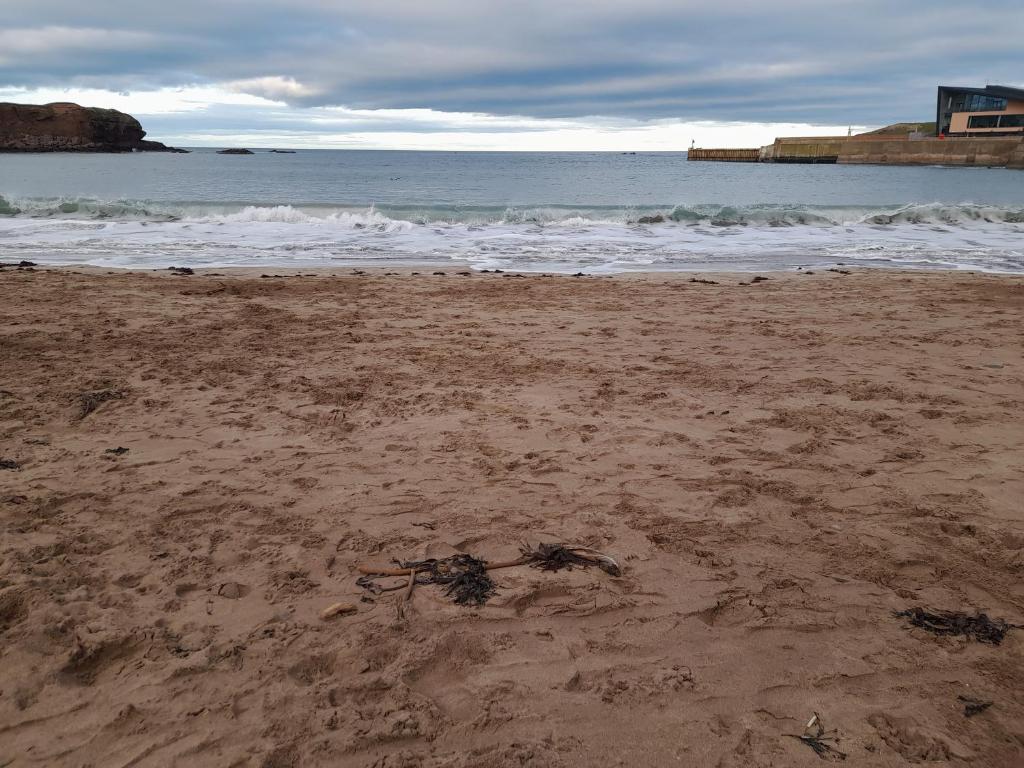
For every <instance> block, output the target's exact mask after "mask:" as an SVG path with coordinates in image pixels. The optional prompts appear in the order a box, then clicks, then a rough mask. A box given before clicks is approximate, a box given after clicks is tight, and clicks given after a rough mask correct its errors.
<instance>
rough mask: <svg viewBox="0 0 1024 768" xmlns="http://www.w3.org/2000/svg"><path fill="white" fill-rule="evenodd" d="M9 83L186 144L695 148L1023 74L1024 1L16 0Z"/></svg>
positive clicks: (880, 111)
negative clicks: (133, 121) (124, 115)
mask: <svg viewBox="0 0 1024 768" xmlns="http://www.w3.org/2000/svg"><path fill="white" fill-rule="evenodd" d="M0 18H2V20H3V22H2V24H0V101H15V102H22V103H46V102H50V101H74V102H77V103H80V104H84V105H88V106H102V107H112V108H116V109H121V110H123V111H126V112H129V113H130V114H133V115H134V116H136V117H137V118H139V119H140V120H141V121H142V123H143V126H144V127H145V128H146V129H147V131H148V133H149V137H150V138H153V139H157V140H160V141H164V142H165V143H169V144H175V145H178V146H251V147H275V146H277V147H340V148H368V149H378V148H391V149H460V150H614V151H653V150H680V149H685V148H687V147H689V146H690V144H691V142H695V143H696V145H697V146H718V147H725V146H759V145H762V144H767V143H770V142H771V141H772V140H773V139H774V137H775V136H779V135H825V134H836V133H840V134H845V133H846V131H847V129H848V128H849V127H851V126H852V127H853V129H854V130H855V131H857V130H865V129H869V128H874V127H878V126H881V125H885V124H888V123H892V122H901V121H918V120H931V119H934V102H935V89H936V86H937V85H938V84H940V83H941V84H944V85H945V84H949V85H974V86H978V85H985V84H986V83H992V84H1002V85H1013V86H1024V48H1022V46H1021V41H1022V40H1024V11H1022V10H1021V0H974V1H973V2H970V3H964V2H963V1H962V0H959V1H958V2H946V0H927V1H924V0H901V2H899V3H896V2H892V0H885V1H884V2H882V1H880V0H856V1H854V0H814V1H813V2H812V1H810V0H775V1H774V2H771V3H768V2H753V1H751V0H716V1H715V2H707V1H706V0H704V1H703V2H691V0H629V2H625V0H617V1H615V2H613V1H612V0H588V1H583V0H544V1H541V0H504V1H501V2H499V1H498V0H203V1H202V2H200V0H176V1H175V2H173V3H168V2H166V0H162V1H161V2H160V3H154V2H151V1H150V0H132V2H128V1H127V0H89V1H88V2H82V1H81V0H31V1H29V0H0Z"/></svg>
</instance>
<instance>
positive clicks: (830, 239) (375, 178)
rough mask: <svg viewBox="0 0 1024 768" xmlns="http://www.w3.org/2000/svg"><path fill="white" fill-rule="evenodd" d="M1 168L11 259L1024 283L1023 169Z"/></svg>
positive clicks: (372, 154)
mask: <svg viewBox="0 0 1024 768" xmlns="http://www.w3.org/2000/svg"><path fill="white" fill-rule="evenodd" d="M254 152H255V154H252V155H220V154H217V152H216V150H214V149H197V150H194V151H192V152H191V153H190V154H162V153H131V154H63V153H60V154H0V261H4V262H9V261H20V260H28V261H34V262H37V263H42V264H63V265H73V264H82V265H86V264H87V265H94V266H99V267H115V268H116V267H124V268H154V269H157V268H165V267H168V266H188V267H232V266H245V267H267V268H271V267H278V268H284V267H298V268H311V267H349V266H351V267H367V266H384V267H388V266H398V265H426V266H431V265H432V266H439V267H440V266H451V267H472V268H477V269H503V270H516V271H522V272H568V273H575V272H580V271H582V272H585V273H587V274H600V273H617V272H635V271H679V270H689V271H757V270H765V271H767V270H797V269H813V268H815V267H826V266H834V265H856V266H872V267H898V268H914V269H957V270H975V271H983V272H1017V273H1019V272H1024V172H1022V171H1012V170H1006V169H998V168H946V167H897V166H849V165H765V164H746V163H709V162H688V161H687V159H686V153H685V152H680V153H636V154H633V153H628V154H621V153H590V152H563V153H516V152H400V151H365V150H363V151H360V150H297V151H295V152H294V153H276V152H270V151H267V150H262V149H260V150H254Z"/></svg>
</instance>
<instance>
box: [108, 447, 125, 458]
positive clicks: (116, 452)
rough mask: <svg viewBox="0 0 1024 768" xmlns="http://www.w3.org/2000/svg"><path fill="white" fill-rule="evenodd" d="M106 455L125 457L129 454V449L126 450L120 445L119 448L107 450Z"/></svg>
mask: <svg viewBox="0 0 1024 768" xmlns="http://www.w3.org/2000/svg"><path fill="white" fill-rule="evenodd" d="M104 453H112V454H114V455H115V456H124V455H125V454H126V453H128V449H127V448H125V447H124V446H121V445H119V446H117V448H107V450H105V451H104Z"/></svg>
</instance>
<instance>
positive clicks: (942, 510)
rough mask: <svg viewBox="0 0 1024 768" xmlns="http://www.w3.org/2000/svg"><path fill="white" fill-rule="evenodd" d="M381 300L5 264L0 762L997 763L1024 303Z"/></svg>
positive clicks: (383, 293) (1016, 719)
mask: <svg viewBox="0 0 1024 768" xmlns="http://www.w3.org/2000/svg"><path fill="white" fill-rule="evenodd" d="M395 271H400V272H401V274H399V275H388V276H385V275H383V274H382V273H372V274H365V275H353V274H351V270H346V271H343V272H339V273H338V274H336V275H331V274H329V273H317V275H316V276H304V277H297V276H289V277H280V278H273V277H268V278H261V277H259V273H255V274H254V273H251V272H244V271H232V272H228V271H226V270H213V272H219V273H220V274H215V275H210V274H209V273H203V272H200V273H197V274H195V275H192V276H175V275H170V274H168V273H144V272H136V273H122V272H118V273H116V274H109V273H106V272H104V271H103V270H67V269H65V270H56V269H37V270H35V271H26V270H20V271H19V270H12V269H4V270H2V271H0V296H2V297H3V298H2V302H0V390H3V391H2V392H0V459H4V460H6V461H7V462H9V468H6V469H0V524H2V529H0V530H2V536H0V764H6V763H5V761H8V760H11V761H13V762H11V763H9V764H10V765H11V766H12V768H17V767H19V766H27V765H47V766H84V765H95V766H127V765H133V766H172V765H179V766H190V767H192V766H264V767H267V768H269V767H271V766H274V767H280V766H300V765H301V766H310V765H332V766H338V765H340V766H350V765H351V766H377V767H378V768H428V767H429V768H440V767H441V766H460V767H463V768H470V767H472V768H504V767H505V766H517V767H521V766H531V767H535V768H547V767H555V766H567V767H568V766H598V765H600V766H669V765H681V766H705V765H706V766H736V767H737V768H738V767H739V766H767V765H774V766H816V765H819V764H821V759H820V758H819V757H818V755H817V754H815V752H814V751H813V750H812V748H811V747H810V746H809V745H808V744H806V743H801V742H800V741H799V740H798V739H796V738H793V737H792V735H793V734H800V733H802V732H803V729H804V726H805V725H806V723H807V722H808V720H809V719H810V718H811V716H812V713H815V712H816V713H818V714H819V715H820V717H821V719H822V721H823V723H824V725H825V727H826V728H827V729H828V730H829V731H831V730H832V729H835V731H836V736H837V737H838V741H833V742H830V743H831V744H833V745H834V746H835V748H836V749H838V750H840V751H841V752H843V753H845V754H847V755H848V757H847V760H846V764H848V765H871V766H903V765H906V764H907V763H919V762H928V761H948V762H949V763H952V764H964V765H967V764H969V765H986V766H1015V765H1021V764H1022V762H1021V761H1022V759H1024V757H1022V755H1024V698H1022V696H1021V693H1020V692H1021V690H1024V630H1011V631H1010V632H1009V633H1008V634H1007V635H1006V638H1005V640H1004V641H1003V642H1002V644H1001V645H990V644H986V643H980V642H977V641H973V640H970V639H966V638H963V637H940V636H936V635H934V634H931V633H929V632H927V631H925V630H923V629H919V628H913V627H910V626H909V624H908V622H907V620H906V619H905V618H900V617H897V616H895V615H894V612H896V611H900V610H904V609H906V608H910V607H913V606H925V607H929V608H932V609H949V610H956V611H964V612H967V613H970V614H973V613H974V612H976V611H984V612H986V613H988V614H989V615H990V616H993V617H999V618H1003V619H1006V620H1007V621H1010V622H1013V623H1024V582H1022V576H1024V511H1022V508H1021V499H1022V498H1024V360H1022V344H1021V337H1020V333H1021V329H1022V328H1024V279H1022V278H1020V277H1007V276H985V275H971V274H963V273H953V274H951V273H924V272H916V273H895V272H889V273H885V272H862V271H854V272H853V274H849V275H843V274H839V273H836V272H826V271H816V273H815V274H813V275H801V274H799V273H797V274H787V275H770V279H769V280H766V281H764V282H760V283H756V284H747V285H740V284H739V283H741V282H749V279H750V276H741V275H720V276H708V275H703V276H700V277H701V278H703V279H711V280H715V281H717V284H713V285H712V284H705V283H694V282H690V276H689V275H668V276H666V275H646V276H630V277H616V278H595V277H581V278H571V277H566V276H562V277H521V278H516V277H512V276H507V275H495V274H486V275H482V274H474V275H471V276H460V275H457V274H455V273H456V271H457V270H456V269H449V270H446V271H447V274H446V275H443V276H440V275H438V276H434V275H431V274H429V273H425V274H423V275H420V276H417V277H412V276H410V275H409V269H407V268H406V269H404V270H395ZM277 273H278V274H286V273H285V272H284V271H281V270H277ZM287 274H292V273H291V272H288V273H287ZM118 448H126V449H128V450H127V451H118V452H111V451H112V449H118ZM521 541H528V542H531V543H535V542H538V541H568V542H574V543H580V544H585V545H588V546H591V547H595V548H597V549H599V550H601V551H603V552H607V553H608V554H610V555H612V556H613V557H615V558H616V559H617V560H618V561H619V562H620V563H621V564H622V566H623V571H624V572H623V575H622V576H621V577H620V578H613V577H611V576H609V575H607V574H605V573H603V572H601V571H599V570H596V569H590V570H581V569H574V570H572V571H560V572H557V573H549V572H543V571H539V570H535V569H531V568H526V567H518V568H509V569H505V570H500V571H495V572H493V576H494V579H495V581H496V583H497V588H498V593H497V594H496V595H495V596H494V597H492V598H491V599H490V600H489V602H488V603H487V604H486V605H484V606H483V607H479V608H475V607H462V606H457V605H454V604H453V603H452V602H451V600H450V599H449V598H446V597H445V596H444V594H443V592H442V590H441V589H440V588H438V587H434V586H421V587H417V588H416V589H415V590H414V592H413V594H412V597H411V599H410V600H409V602H408V604H407V606H406V607H405V610H404V616H400V615H399V612H398V610H397V604H398V602H399V601H400V600H401V597H402V594H403V593H402V592H401V591H397V592H393V593H385V594H381V595H377V596H374V595H372V594H370V593H368V592H366V591H364V590H363V589H361V588H360V587H358V586H357V585H356V578H357V577H358V575H359V574H358V573H357V572H356V570H355V569H356V566H357V565H358V564H360V563H381V564H386V563H389V562H390V561H392V560H393V559H400V560H407V559H419V558H423V557H428V556H444V555H447V554H450V553H452V552H455V551H465V552H470V553H472V554H475V555H478V556H480V557H484V558H486V559H494V560H500V559H507V558H509V557H514V556H515V554H516V551H517V546H518V544H519V542H521ZM385 581H387V580H385ZM394 581H395V580H390V581H388V583H392V582H394ZM336 602H351V603H354V604H355V606H356V611H355V612H354V613H349V614H343V615H338V616H335V617H334V618H331V619H329V620H322V619H321V618H320V615H319V614H320V611H321V610H322V609H324V608H326V607H327V606H329V605H331V604H333V603H336ZM959 696H967V697H973V698H977V699H981V700H985V701H991V702H993V703H992V705H991V706H990V707H989V708H987V709H985V710H984V711H983V712H981V713H979V714H976V715H974V716H972V717H966V716H965V714H964V702H963V701H962V700H960V699H958V697H959Z"/></svg>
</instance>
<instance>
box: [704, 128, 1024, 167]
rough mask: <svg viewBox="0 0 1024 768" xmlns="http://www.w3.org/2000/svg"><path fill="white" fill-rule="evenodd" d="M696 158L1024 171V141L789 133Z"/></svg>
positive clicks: (1020, 139)
mask: <svg viewBox="0 0 1024 768" xmlns="http://www.w3.org/2000/svg"><path fill="white" fill-rule="evenodd" d="M688 157H689V159H690V160H711V161H720V162H761V163H838V164H842V165H962V166H981V167H999V168H1015V169H1022V170H1024V139H1022V138H1020V137H1017V136H1001V137H991V138H978V137H970V138H966V137H964V138H945V139H940V138H938V137H933V136H927V137H913V138H910V137H901V138H893V137H892V136H891V135H889V136H887V135H884V134H881V135H879V134H864V135H861V136H816V137H800V136H796V137H785V138H779V139H776V140H775V143H774V144H769V145H768V146H766V147H761V148H760V149H759V150H753V149H691V150H690V153H689V156H688Z"/></svg>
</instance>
